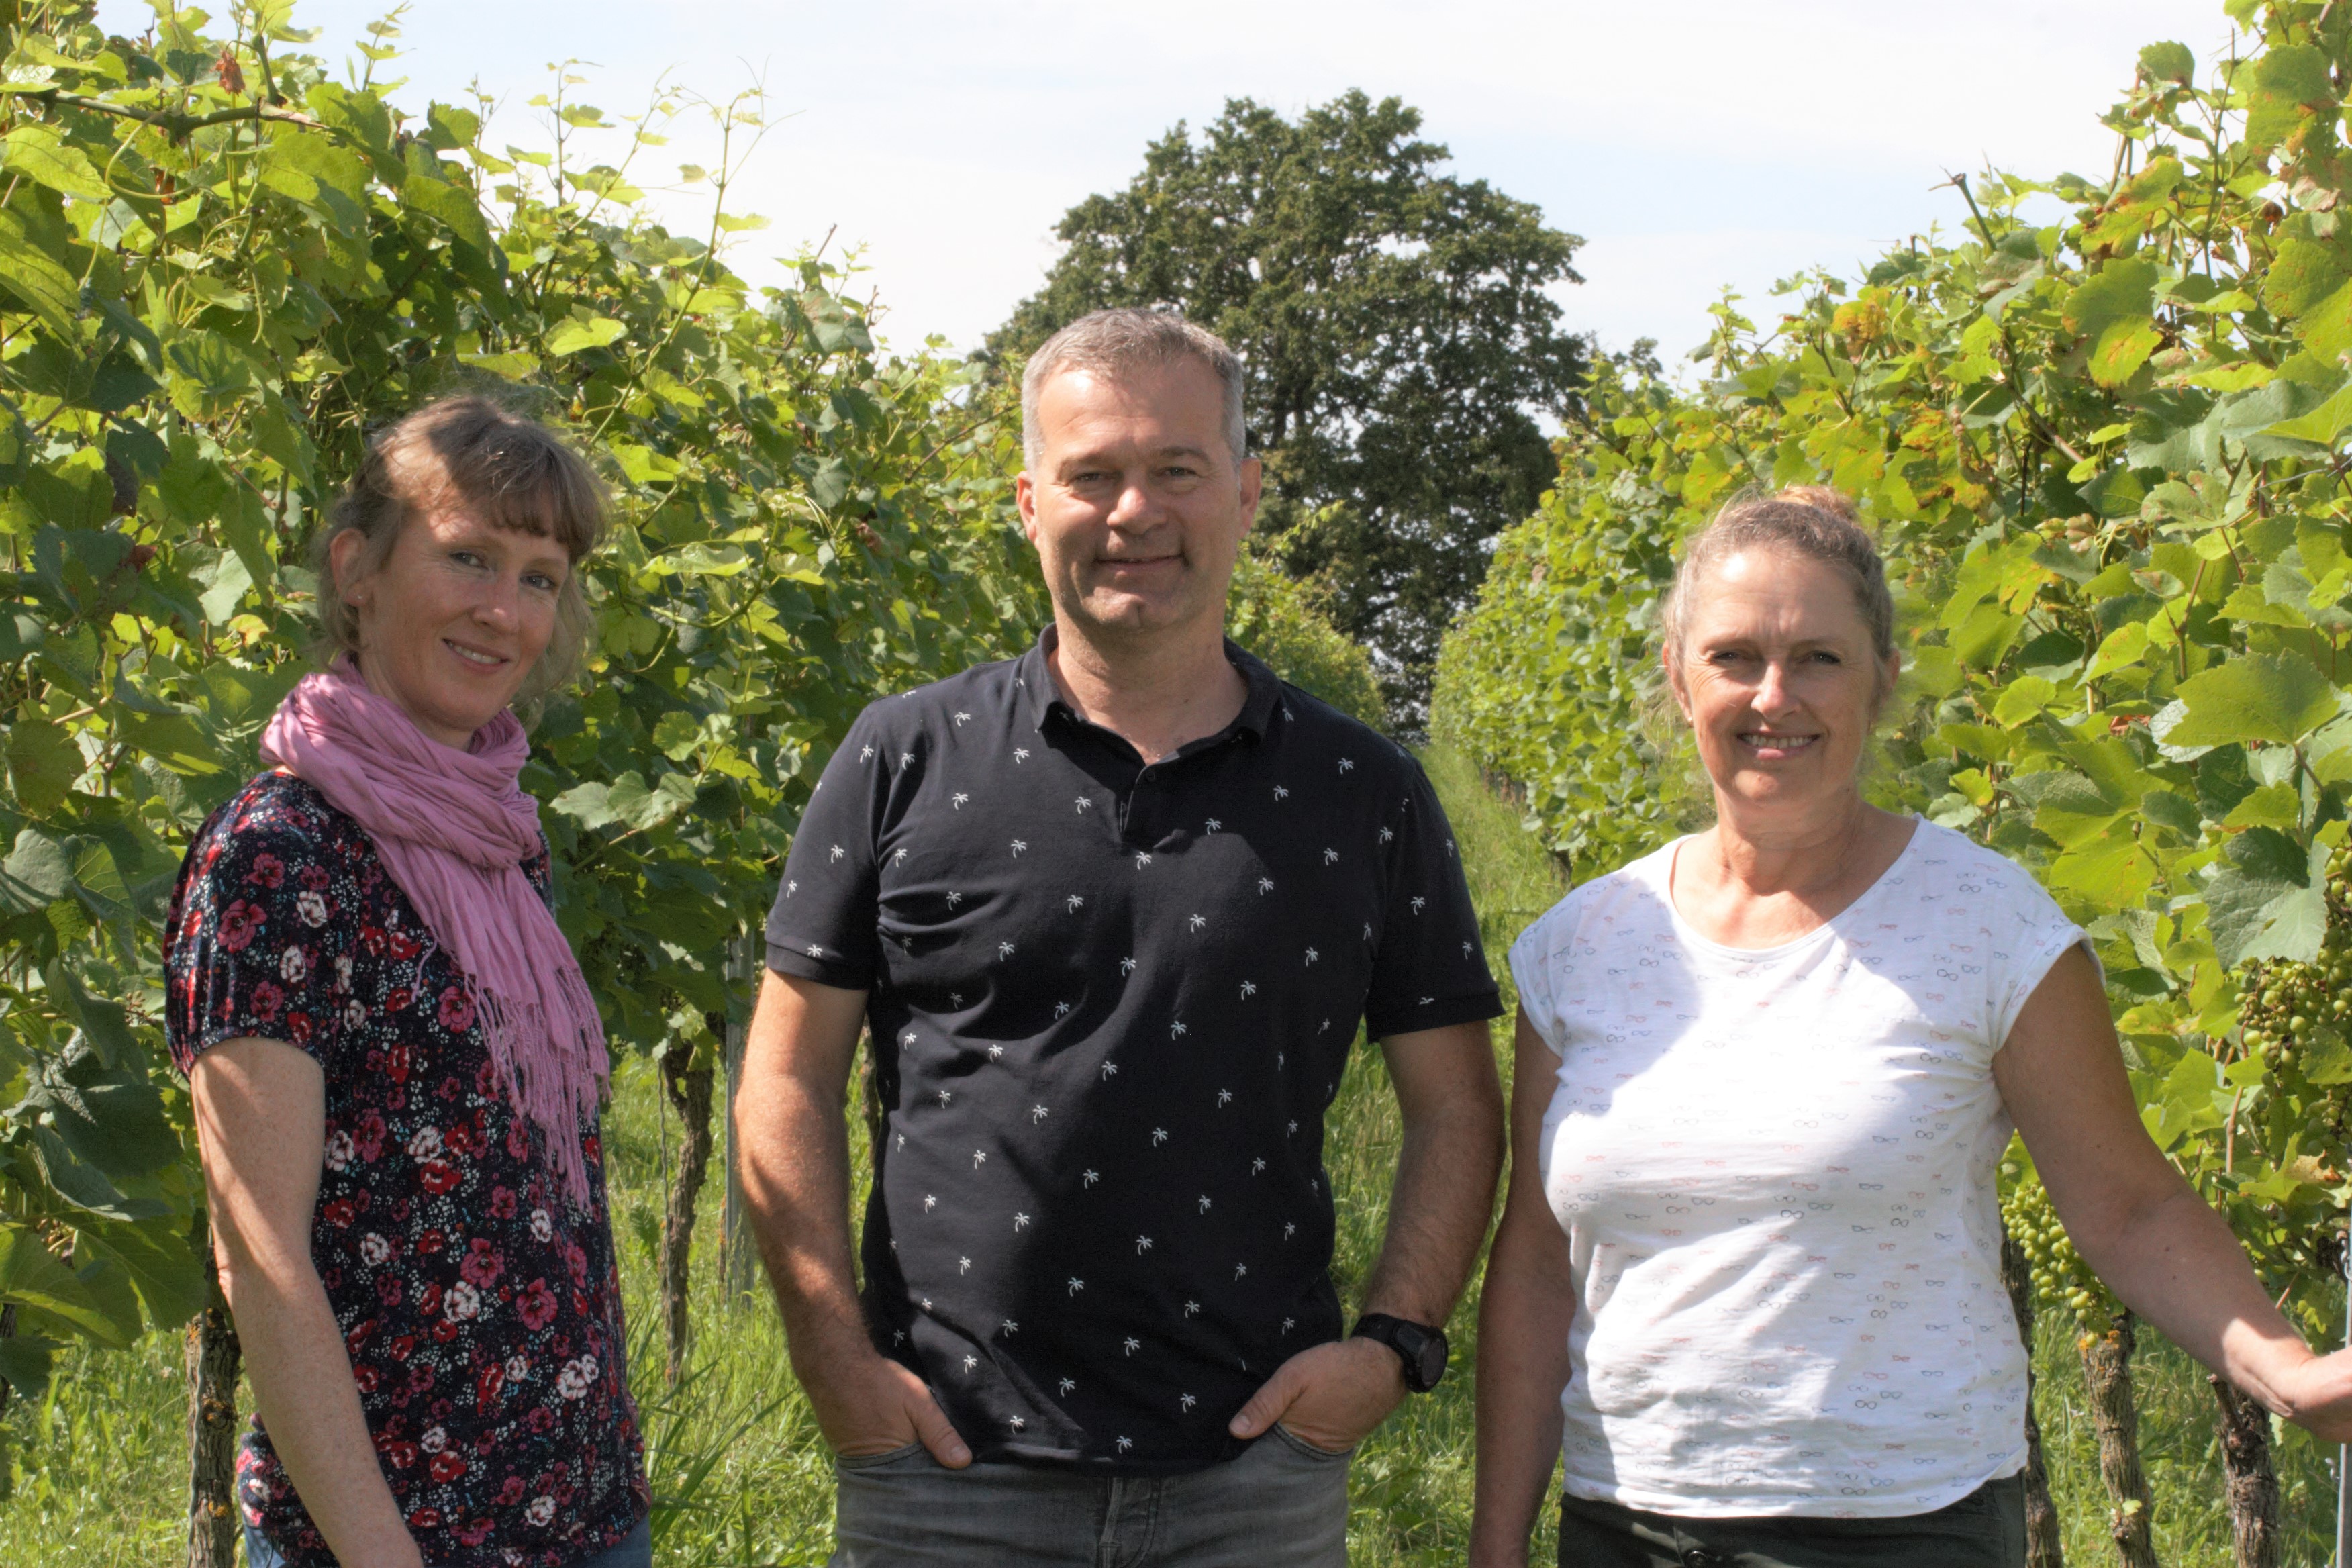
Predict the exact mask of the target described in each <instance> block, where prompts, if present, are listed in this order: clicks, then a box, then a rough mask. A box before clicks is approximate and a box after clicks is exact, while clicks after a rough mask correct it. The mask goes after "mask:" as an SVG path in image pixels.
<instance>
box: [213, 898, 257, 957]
mask: <svg viewBox="0 0 2352 1568" xmlns="http://www.w3.org/2000/svg"><path fill="white" fill-rule="evenodd" d="M261 921H262V913H261V907H260V906H259V905H258V904H248V903H247V902H246V901H245V900H243V899H238V900H236V901H235V902H234V903H232V904H230V905H229V907H228V908H226V909H225V910H222V911H221V913H220V944H221V945H222V946H223V947H225V948H226V949H228V950H229V951H230V952H244V951H245V950H246V948H247V946H249V945H250V944H251V943H252V942H253V939H254V938H255V937H257V936H259V935H260V934H261Z"/></svg>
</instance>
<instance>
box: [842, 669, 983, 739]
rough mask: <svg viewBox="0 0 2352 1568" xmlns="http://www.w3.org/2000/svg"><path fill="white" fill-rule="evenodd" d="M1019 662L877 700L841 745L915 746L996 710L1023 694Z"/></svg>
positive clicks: (964, 672) (862, 712) (967, 672)
mask: <svg viewBox="0 0 2352 1568" xmlns="http://www.w3.org/2000/svg"><path fill="white" fill-rule="evenodd" d="M1020 663H1021V661H1020V660H1019V659H1012V658H1003V659H995V660H992V661H991V662H990V663H987V664H975V665H973V666H972V667H971V668H969V669H965V670H961V671H959V672H958V673H956V674H954V675H950V676H946V677H944V678H942V679H938V680H931V681H926V682H924V683H923V684H922V685H920V686H910V687H908V689H906V690H904V691H896V692H893V693H891V694H890V695H889V696H887V697H877V698H876V699H875V700H873V701H871V702H868V703H867V704H866V706H865V708H864V709H863V710H860V711H859V713H858V715H857V718H856V721H855V722H853V723H852V724H851V725H850V727H849V733H848V735H847V736H845V738H844V739H843V742H842V744H843V745H844V746H848V745H849V744H850V743H851V742H858V743H860V744H872V745H876V746H877V747H878V746H880V745H882V744H883V743H885V742H889V743H893V744H918V743H919V742H923V741H925V740H926V739H927V738H928V737H929V736H930V735H932V734H935V733H937V732H939V731H941V730H946V729H952V728H954V727H955V726H956V725H957V724H958V723H959V722H962V723H969V722H971V720H972V719H973V717H974V716H976V715H978V714H981V713H983V712H987V711H990V710H992V709H996V708H1000V707H1002V706H1003V704H1005V703H1008V702H1010V701H1013V700H1014V699H1015V698H1016V697H1018V696H1020V695H1021V694H1022V674H1021V669H1020Z"/></svg>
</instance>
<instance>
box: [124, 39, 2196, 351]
mask: <svg viewBox="0 0 2352 1568" xmlns="http://www.w3.org/2000/svg"><path fill="white" fill-rule="evenodd" d="M383 8H385V0H302V3H301V4H300V5H299V9H298V11H297V14H296V19H297V20H298V21H299V22H300V23H302V24H304V25H306V26H318V27H320V28H322V29H323V30H324V36H323V37H322V38H321V39H320V43H319V44H317V45H315V46H313V47H314V48H315V49H317V50H318V51H319V52H321V53H324V54H326V55H328V56H329V57H330V58H341V56H342V55H343V54H344V53H345V52H346V51H347V49H348V46H349V44H350V42H351V41H352V39H354V38H356V37H358V36H359V30H360V28H361V27H362V26H363V25H364V23H365V22H366V21H367V20H369V19H370V18H371V17H372V16H374V15H376V14H378V13H379V12H380V11H381V10H383ZM100 16H101V18H102V19H103V20H104V22H105V23H106V24H107V25H109V26H113V27H117V28H121V29H124V30H137V29H140V28H142V27H143V26H145V24H146V8H145V6H144V5H142V4H140V3H139V0H102V3H101V5H100ZM2164 37H2172V38H2178V39H2179V40H2180V41H2182V42H2184V43H2187V44H2189V46H2190V47H2192V48H2193V49H2195V50H2196V51H2197V52H2198V54H2199V55H2200V57H2201V58H2208V59H2212V58H2219V57H2220V56H2221V55H2223V54H2225V53H2226V52H2227V49H2228V47H2229V44H2230V37H2231V35H2230V30H2229V24H2228V22H2227V20H2226V19H2225V17H2224V16H2223V15H2222V12H2221V5H2220V4H2219V0H2062V3H2057V4H2053V3H2052V0H2039V3H2033V0H1971V3H1970V4H1969V5H1942V6H1927V5H1906V6H1890V5H1885V4H1884V3H1883V0H1772V3H1769V4H1759V3H1758V0H1744V3H1743V0H1685V3H1684V4H1682V5H1675V6H1662V5H1650V6H1641V7H1634V6H1628V5H1622V4H1610V5H1603V4H1600V3H1597V0H1568V3H1560V0H1551V3H1538V0H1455V3H1454V4H1452V5H1446V6H1443V7H1438V6H1432V5H1427V4H1425V3H1423V0H1414V3H1411V4H1407V3H1405V0H1354V3H1351V4H1345V5H1342V4H1337V3H1326V0H1313V3H1304V0H1288V3H1268V0H1255V3H1245V0H1196V3H1195V4H1193V5H1189V6H1185V7H1182V8H1181V9H1180V8H1171V7H1164V6H1157V5H1151V6H1146V5H1125V6H1114V5H1102V4H1099V3H1098V0H1097V3H1094V4H1084V3H1081V0H1023V3H1016V4H1011V5H987V6H975V5H970V4H968V3H964V4H950V3H947V0H869V3H868V4H866V5H860V6H855V7H837V6H829V7H824V8H818V7H814V6H807V5H746V4H744V3H743V0H726V3H724V4H721V3H719V0H666V3H663V0H634V3H631V4H627V5H623V4H620V3H619V0H563V3H561V4H558V3H554V0H490V3H489V4H487V5H486V4H483V3H482V0H414V3H413V4H412V5H411V6H410V9H409V13H408V17H407V21H406V24H405V34H404V37H403V38H402V40H401V43H402V45H403V47H404V48H405V49H406V50H407V54H406V56H405V57H404V58H403V59H402V60H400V61H398V62H397V63H396V64H395V65H394V67H392V68H391V69H394V70H398V71H401V72H403V73H404V74H406V75H407V76H408V77H409V78H410V79H411V85H410V86H409V87H408V88H407V89H404V93H403V95H402V96H403V98H404V100H408V101H411V102H415V103H421V102H422V101H423V100H424V99H425V98H427V97H439V98H443V99H452V98H457V97H458V96H460V95H461V93H462V91H463V89H464V88H465V87H466V85H467V83H468V82H469V81H471V80H475V79H478V80H479V81H480V82H481V83H482V85H483V86H484V87H485V88H487V89H489V90H491V91H492V92H494V93H496V94H498V95H499V96H500V97H501V98H503V99H504V100H506V103H507V108H506V110H505V111H504V112H503V114H502V115H501V118H500V122H499V124H498V126H497V127H496V128H495V132H496V134H495V135H494V140H497V139H501V138H502V139H510V140H514V141H518V142H526V141H535V140H538V133H537V132H536V131H535V128H534V121H536V120H537V119H538V118H539V115H538V111H534V110H529V109H527V108H525V107H523V104H524V100H526V99H528V98H529V96H530V94H531V93H533V92H536V91H539V90H541V88H542V86H543V84H544V75H543V72H542V70H541V67H542V65H543V64H544V63H545V62H548V61H551V60H554V59H560V58H565V57H577V58H583V59H586V60H591V61H594V62H596V64H595V67H594V68H593V69H592V70H590V71H588V72H587V73H585V74H588V75H590V76H591V77H592V78H593V83H592V85H591V86H590V87H588V88H586V89H581V90H583V92H585V93H586V94H587V95H588V96H589V98H590V100H592V101H594V102H597V103H600V104H602V105H603V106H604V107H605V108H606V109H607V110H612V111H615V112H617V111H620V110H625V109H627V108H630V107H632V106H634V105H635V104H638V103H640V102H642V101H643V100H645V99H646V95H647V94H648V93H649V92H650V91H651V90H652V88H653V85H654V83H655V81H656V78H657V77H659V76H660V75H661V74H662V73H663V72H664V71H666V70H667V71H668V72H670V74H671V76H672V77H673V79H675V80H677V81H678V82H681V83H684V84H687V85H688V86H691V87H694V88H697V89H700V90H702V91H704V92H709V93H725V92H729V91H732V90H734V89H736V88H737V87H739V86H740V85H742V84H743V83H745V82H747V81H749V80H751V79H753V78H754V77H755V76H757V77H761V78H763V79H764V80H765V83H766V86H767V88H768V90H769V93H770V97H771V102H772V107H773V110H774V112H775V114H776V120H775V123H774V124H773V127H772V131H771V133H770V135H769V138H768V141H767V142H766V144H765V145H764V146H763V147H762V149H761V153H760V157H759V160H758V162H757V163H755V164H754V166H753V167H752V168H751V171H750V172H749V174H748V177H747V178H746V180H745V182H744V184H743V186H742V188H741V192H740V198H741V201H740V205H742V206H743V207H745V208H748V209H750V210H754V211H759V212H762V213H765V214H767V215H768V216H770V217H771V218H772V220H774V226H773V227H772V229H770V230H769V231H767V232H766V233H765V234H762V235H758V236H754V237H751V245H753V246H757V247H764V248H766V249H770V250H779V251H783V252H790V251H791V250H793V249H794V248H796V247H799V246H801V245H803V244H810V243H814V242H815V241H817V240H818V239H820V238H821V237H824V235H825V233H826V232H827V230H828V229H837V231H838V238H837V240H836V243H843V242H858V243H863V244H864V246H865V247H866V262H867V264H868V266H869V267H870V268H872V272H871V276H870V281H871V283H872V284H873V285H874V287H876V288H877V289H878V290H879V292H880V294H881V296H882V298H883V300H884V301H885V302H886V303H887V305H889V306H890V308H891V316H890V320H889V328H890V333H891V336H892V337H893V338H894V339H895V340H897V341H898V342H915V341H918V340H919V339H920V338H921V337H923V336H924V335H926V334H927V333H930V332H939V333H942V334H944V335H946V336H947V337H948V338H949V339H950V341H952V342H955V343H956V344H958V345H959V346H970V345H971V344H972V343H975V342H977V341H978V339H979V338H980V336H981V335H982V333H984V332H985V331H987V330H988V329H989V328H990V327H992V325H994V324H995V323H996V322H997V321H1001V320H1002V319H1003V316H1004V315H1005V313H1006V312H1007V311H1008V310H1010V309H1011V307H1012V306H1013V303H1014V302H1015V301H1017V300H1019V299H1020V298H1021V297H1022V296H1023V295H1024V294H1025V293H1027V292H1029V291H1030V290H1032V289H1034V288H1035V286H1036V285H1037V283H1038V281H1039V279H1041V278H1042V276H1043V274H1044V271H1045V267H1046V266H1047V265H1049V264H1050V261H1051V259H1052V256H1053V247H1052V242H1051V234H1052V229H1053V226H1054V225H1055V221H1056V220H1057V219H1058V218H1059V216H1061V214H1062V212H1063V211H1064V210H1065V209H1066V208H1067V207H1068V206H1069V205H1071V204H1073V203H1074V202H1076V201H1077V200H1079V199H1080V198H1081V197H1083V196H1085V195H1087V194H1088V193H1090V192H1094V191H1098V190H1106V189H1110V188H1113V187H1115V186H1117V185H1119V184H1124V183H1125V181H1126V180H1127V179H1128V178H1129V176H1130V175H1131V174H1133V172H1134V171H1135V169H1136V168H1137V167H1138V166H1139V163H1140V161H1141V154H1142V151H1143V147H1144V145H1145V143H1146V142H1149V141H1150V139H1152V138H1153V137H1155V136H1157V135H1159V134H1160V133H1161V132H1164V131H1165V130H1166V129H1167V128H1168V127H1169V126H1170V125H1171V124H1172V123H1174V122H1175V121H1179V120H1184V121H1190V122H1191V123H1192V124H1194V125H1196V126H1197V125H1199V124H1201V123H1202V122H1203V121H1208V120H1211V119H1213V118H1214V117H1215V115H1216V114H1217V112H1218V111H1219V110H1220V109H1221V107H1222V105H1223V101H1224V100H1225V99H1226V98H1228V97H1234V96H1250V97H1255V98H1256V99H1258V100H1261V101H1263V102H1265V103H1267V104H1269V105H1271V106H1273V107H1275V108H1276V109H1278V110H1282V111H1284V112H1285V113H1296V112H1297V110H1300V109H1302V108H1304V107H1306V106H1307V105H1308V104H1311V103H1316V102H1320V101H1323V100H1327V99H1328V98H1330V97H1331V96H1333V95H1334V94H1336V93H1338V92H1339V91H1341V90H1344V89H1347V88H1349V87H1359V86H1360V87H1361V88H1363V89H1365V90H1366V91H1368V92H1370V93H1372V94H1374V95H1376V96H1385V95H1388V94H1395V95H1397V96H1399V97H1402V98H1403V99H1404V100H1406V101H1407V102H1410V103H1412V104H1414V105H1415V106H1417V107H1418V108H1420V109H1421V110H1423V112H1424V114H1425V116H1426V121H1425V134H1427V135H1428V136H1429V137H1430V138H1431V139H1432V140H1434V141H1439V142H1445V143H1447V144H1448V145H1449V146H1450V147H1451V148H1452V149H1453V152H1454V157H1455V166H1456V169H1457V171H1458V172H1459V173H1461V174H1465V175H1467V176H1472V177H1484V178H1487V179H1491V180H1492V181H1493V182H1494V183H1495V184H1496V185H1497V186H1498V187H1500V188H1501V189H1503V190H1505V191H1507V192H1508V193H1510V194H1511V195H1516V196H1518V197H1520V198H1522V199H1524V200H1528V201H1532V202H1535V203H1537V204H1538V205H1540V206H1541V207H1542V208H1543V210H1544V212H1545V215H1546V216H1547V218H1548V219H1549V221H1550V222H1552V223H1554V224H1556V225H1558V226H1560V227H1562V228H1566V229H1569V230H1570V231H1571V232H1574V233H1577V234H1580V235H1582V236H1584V237H1586V238H1587V240H1588V241H1589V242H1590V243H1589V245H1588V246H1587V247H1586V249H1585V251H1584V252H1583V254H1582V255H1581V257H1580V259H1579V268H1580V271H1582V272H1583V273H1584V275H1585V277H1586V279H1588V281H1587V282H1586V284H1585V285H1584V286H1583V287H1581V288H1579V289H1569V290H1567V291H1566V292H1565V294H1564V303H1565V304H1566V306H1567V310H1568V319H1569V321H1570V323H1571V324H1573V325H1575V326H1578V327H1591V328H1592V329H1594V330H1596V331H1600V332H1601V336H1602V338H1603V340H1604V342H1607V343H1609V344H1611V345H1612V346H1622V344H1624V343H1627V342H1631V341H1632V340H1633V338H1635V337H1640V336H1650V337H1655V338H1657V339H1659V340H1660V342H1661V344H1662V346H1663V348H1664V350H1666V351H1667V352H1669V353H1678V352H1680V351H1681V350H1683V349H1685V348H1687V347H1689V346H1690V345H1691V344H1692V343H1694V342H1697V341H1698V340H1699V338H1700V337H1702V336H1704V334H1705V331H1706V325H1707V321H1706V306H1707V305H1708V303H1710V302H1711V301H1712V300H1713V299H1714V297H1715V295H1716V291H1717V287H1718V286H1719V285H1721V284H1724V283H1731V284H1734V285H1736V286H1737V287H1738V288H1739V289H1741V291H1742V292H1743V293H1746V294H1748V295H1751V296H1753V295H1757V294H1760V293H1761V292H1762V290H1763V289H1766V288H1767V287H1769V284H1770V283H1771V281H1772V280H1773V279H1776V278H1779V277H1781V276H1784V275H1786V274H1788V273H1790V272H1792V271H1795V270H1798V269H1799V268H1802V267H1805V266H1808V265H1812V264H1816V263H1820V264H1826V265H1829V266H1832V267H1833V268H1850V267H1851V266H1852V265H1853V263H1854V262H1855V261H1857V260H1858V259H1861V258H1866V257H1867V256H1869V255H1871V254H1873V253H1874V252H1875V251H1876V250H1877V249H1879V248H1880V247H1883V246H1885V245H1886V244H1889V243H1893V242H1895V241H1897V240H1899V239H1900V238H1901V237H1903V236H1905V235H1906V234H1908V233H1912V232H1916V231H1919V230H1922V229H1924V228H1926V227H1927V226H1928V225H1929V224H1931V223H1935V222H1938V221H1940V222H1942V223H1943V224H1945V225H1946V226H1951V225H1952V224H1954V223H1955V222H1956V221H1957V219H1958V216H1959V208H1958V204H1957V201H1956V199H1955V198H1954V197H1953V195H1951V193H1949V192H1937V191H1934V190H1932V189H1931V187H1932V186H1934V185H1935V184H1937V182H1939V181H1940V180H1941V179H1942V178H1943V177H1944V174H1946V172H1948V171H1950V170H1955V169H1972V168H1975V167H1978V166H1979V165H1980V164H1981V163H1985V162H1988V161H1990V162H1991V163H1995V164H1997V165H2000V166H2003V167H2011V168H2015V169H2017V170H2019V171H2020V172H2022V173H2028V174H2042V175H2046V174H2055V173H2057V172H2059V171H2060V170H2061V169H2063V168H2068V167H2074V168H2078V169H2081V170H2083V171H2084V172H2085V173H2095V172H2099V171H2100V170H2103V169H2104V167H2105V162H2106V160H2107V158H2108V156H2109V155H2110V153H2111V151H2112V148H2113V145H2114V142H2113V138H2112V134H2111V133H2110V132H2107V131H2105V129H2104V128H2103V127H2101V126H2100V125H2099V124H2098V123H2097V115H2098V113H2099V111H2100V110H2103V109H2105V107H2106V106H2107V105H2108V104H2109V103H2110V102H2111V101H2113V100H2114V99H2115V98H2116V95H2117V94H2118V92H2119V91H2120V89H2122V88H2123V87H2125V86H2126V84H2127V83H2128V82H2129V80H2130V78H2131V73H2132V66H2133V61H2134V58H2135V57H2136V56H2137V52H2138V49H2139V47H2140V46H2141V45H2143V44H2146V43H2148V42H2152V41H2154V40H2156V39H2158V38H2164ZM709 155H710V150H709V147H708V146H707V145H706V143H705V141H704V139H703V138H702V137H700V136H699V134H698V133H692V132H687V131H685V130H684V129H682V130H681V133H680V135H679V136H678V138H677V145H675V146H673V147H672V148H669V149H667V150H665V153H664V154H663V156H664V160H665V162H667V163H676V162H682V161H688V160H694V161H704V162H707V161H708V160H709ZM661 200H662V201H663V203H664V205H665V209H666V210H667V211H668V212H670V213H672V214H674V215H675V217H676V219H677V221H678V222H679V223H680V225H681V226H692V227H699V225H700V221H701V217H700V210H701V209H698V205H697V203H696V202H695V201H694V200H693V199H691V198H689V197H685V196H680V197H668V196H665V197H663V198H661ZM747 253H748V250H747Z"/></svg>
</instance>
